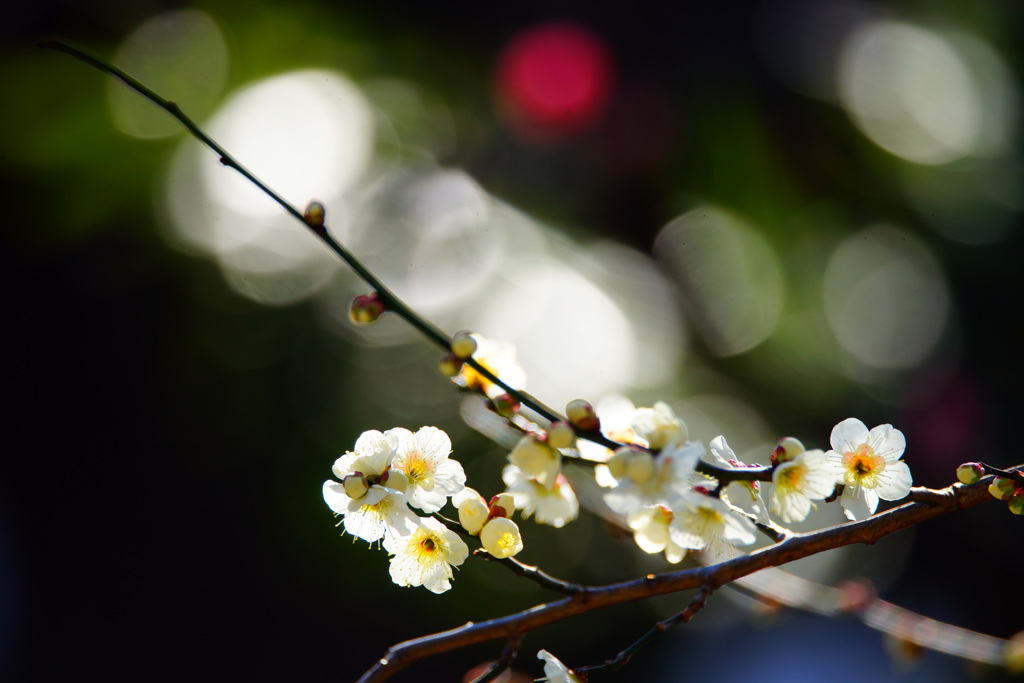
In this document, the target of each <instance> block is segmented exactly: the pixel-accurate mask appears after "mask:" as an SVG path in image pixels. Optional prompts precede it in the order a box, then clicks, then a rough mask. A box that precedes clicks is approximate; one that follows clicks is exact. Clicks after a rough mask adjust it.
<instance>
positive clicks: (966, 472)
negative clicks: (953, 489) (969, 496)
mask: <svg viewBox="0 0 1024 683" xmlns="http://www.w3.org/2000/svg"><path fill="white" fill-rule="evenodd" d="M984 476H985V468H983V467H982V466H981V465H980V464H978V463H976V462H965V463H964V464H963V465H960V467H957V468H956V478H957V479H959V480H960V483H961V484H977V483H978V482H979V481H981V478H982V477H984Z"/></svg>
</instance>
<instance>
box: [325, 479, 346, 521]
mask: <svg viewBox="0 0 1024 683" xmlns="http://www.w3.org/2000/svg"><path fill="white" fill-rule="evenodd" d="M351 500H352V499H351V498H349V496H348V494H347V493H345V487H344V486H343V485H341V484H340V483H338V482H336V481H332V480H330V479H328V480H327V481H325V482H324V502H325V503H327V507H329V508H331V509H332V510H334V511H335V512H336V513H338V514H339V515H343V514H345V513H346V512H348V504H349V502H350V501H351Z"/></svg>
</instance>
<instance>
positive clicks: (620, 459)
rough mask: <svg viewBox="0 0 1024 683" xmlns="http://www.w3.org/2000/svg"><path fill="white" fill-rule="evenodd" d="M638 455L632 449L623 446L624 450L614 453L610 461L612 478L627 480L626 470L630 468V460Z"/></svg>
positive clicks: (617, 450) (619, 449)
mask: <svg viewBox="0 0 1024 683" xmlns="http://www.w3.org/2000/svg"><path fill="white" fill-rule="evenodd" d="M634 453H636V451H634V450H633V449H632V448H628V447H626V446H623V447H622V448H618V449H616V451H615V452H614V453H612V457H611V458H609V459H608V471H609V472H611V473H612V476H613V477H615V478H616V479H625V478H626V469H627V467H628V466H629V459H630V458H631V457H633V454H634Z"/></svg>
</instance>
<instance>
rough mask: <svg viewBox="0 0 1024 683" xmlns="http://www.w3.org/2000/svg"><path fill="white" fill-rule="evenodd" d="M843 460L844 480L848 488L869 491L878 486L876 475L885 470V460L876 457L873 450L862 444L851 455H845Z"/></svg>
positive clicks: (878, 456)
mask: <svg viewBox="0 0 1024 683" xmlns="http://www.w3.org/2000/svg"><path fill="white" fill-rule="evenodd" d="M845 459H846V475H845V479H846V483H847V484H848V485H849V486H854V487H856V486H864V487H866V488H869V489H873V488H875V487H876V486H878V475H879V474H880V473H881V472H882V470H884V469H885V458H883V457H882V456H880V455H876V454H875V449H873V448H872V447H871V446H869V445H868V444H866V443H864V444H861V445H860V446H858V447H857V450H855V451H853V452H852V453H847V454H846V458H845Z"/></svg>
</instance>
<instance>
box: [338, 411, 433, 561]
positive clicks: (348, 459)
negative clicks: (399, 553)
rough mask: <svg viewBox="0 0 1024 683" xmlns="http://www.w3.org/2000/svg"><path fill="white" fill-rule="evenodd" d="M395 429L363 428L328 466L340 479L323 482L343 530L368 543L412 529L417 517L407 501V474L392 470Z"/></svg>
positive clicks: (406, 532)
mask: <svg viewBox="0 0 1024 683" xmlns="http://www.w3.org/2000/svg"><path fill="white" fill-rule="evenodd" d="M393 431H394V430H389V431H388V432H385V433H383V434H382V433H380V432H378V431H376V430H371V431H368V432H363V434H362V435H361V436H360V437H359V439H357V440H356V446H355V451H350V452H348V453H346V454H345V455H343V456H341V457H340V458H338V459H337V460H336V461H335V462H334V466H333V467H332V468H331V469H332V470H333V472H334V475H335V476H336V477H338V479H340V480H341V482H336V481H333V480H330V479H328V480H327V481H325V482H324V485H323V496H324V502H326V503H327V505H328V507H330V508H331V509H332V510H333V511H334V512H335V513H337V514H339V515H342V516H343V517H344V519H343V520H342V523H343V524H344V526H345V531H346V532H348V533H350V534H352V535H353V536H356V537H358V538H361V539H363V540H364V541H367V542H369V543H373V542H374V541H378V540H380V539H381V538H383V537H384V536H395V537H402V536H408V535H409V534H411V533H412V532H413V531H415V529H416V527H417V525H418V523H419V522H418V518H417V517H416V515H414V514H413V513H412V511H410V510H409V506H408V505H407V504H406V496H405V489H406V487H407V486H408V483H409V481H408V478H407V477H406V476H405V474H404V473H402V472H392V471H391V470H390V467H391V462H392V460H393V458H394V455H395V450H396V449H397V447H398V436H397V435H396V434H393V433H392V432H393Z"/></svg>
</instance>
